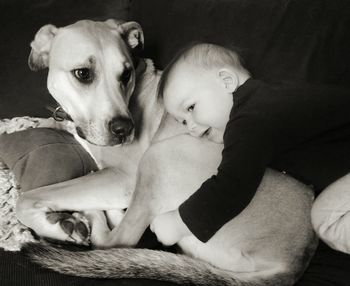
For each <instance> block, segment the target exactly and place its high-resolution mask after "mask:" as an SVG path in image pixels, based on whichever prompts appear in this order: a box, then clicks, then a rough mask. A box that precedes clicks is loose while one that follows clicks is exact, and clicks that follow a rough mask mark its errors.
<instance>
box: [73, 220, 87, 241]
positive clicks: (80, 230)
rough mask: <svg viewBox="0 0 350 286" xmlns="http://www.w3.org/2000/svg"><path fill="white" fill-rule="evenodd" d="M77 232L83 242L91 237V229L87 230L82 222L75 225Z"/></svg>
mask: <svg viewBox="0 0 350 286" xmlns="http://www.w3.org/2000/svg"><path fill="white" fill-rule="evenodd" d="M75 231H76V232H77V233H78V235H79V237H80V238H81V239H82V240H86V239H87V238H88V236H89V229H88V228H87V226H86V225H85V223H83V222H81V221H80V222H78V223H77V224H76V225H75Z"/></svg>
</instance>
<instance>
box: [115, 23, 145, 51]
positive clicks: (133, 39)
mask: <svg viewBox="0 0 350 286" xmlns="http://www.w3.org/2000/svg"><path fill="white" fill-rule="evenodd" d="M119 30H120V33H121V34H122V35H123V36H124V39H125V41H126V43H127V44H128V45H129V47H130V48H132V49H135V48H138V49H143V44H144V37H143V31H142V28H141V25H140V24H139V23H137V22H126V23H123V24H121V25H119Z"/></svg>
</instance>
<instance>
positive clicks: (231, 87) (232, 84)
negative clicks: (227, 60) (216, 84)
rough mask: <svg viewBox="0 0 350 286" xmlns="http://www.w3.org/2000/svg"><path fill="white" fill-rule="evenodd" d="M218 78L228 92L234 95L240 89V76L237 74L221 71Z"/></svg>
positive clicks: (225, 70)
mask: <svg viewBox="0 0 350 286" xmlns="http://www.w3.org/2000/svg"><path fill="white" fill-rule="evenodd" d="M218 77H219V80H220V82H221V84H222V86H223V88H225V89H226V90H227V92H230V93H232V92H234V91H235V90H236V89H237V88H238V83H239V82H238V75H237V74H236V73H235V72H232V71H229V70H227V69H221V70H219V72H218Z"/></svg>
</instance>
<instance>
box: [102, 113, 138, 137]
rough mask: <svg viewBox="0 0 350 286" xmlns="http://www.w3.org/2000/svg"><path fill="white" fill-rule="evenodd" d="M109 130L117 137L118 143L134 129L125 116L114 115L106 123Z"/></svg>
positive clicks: (130, 121)
mask: <svg viewBox="0 0 350 286" xmlns="http://www.w3.org/2000/svg"><path fill="white" fill-rule="evenodd" d="M108 127H109V130H110V131H111V133H112V134H114V135H115V137H116V138H117V139H118V143H124V142H125V141H126V138H127V137H128V136H129V135H130V134H131V132H132V130H133V129H134V123H133V122H132V120H131V119H130V118H127V117H114V118H113V119H112V120H111V121H110V122H109V124H108Z"/></svg>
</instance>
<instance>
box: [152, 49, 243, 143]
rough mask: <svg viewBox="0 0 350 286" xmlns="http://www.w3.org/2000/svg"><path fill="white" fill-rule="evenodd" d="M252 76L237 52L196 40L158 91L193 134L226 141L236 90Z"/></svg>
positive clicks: (165, 75) (170, 67) (173, 63)
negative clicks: (233, 94)
mask: <svg viewBox="0 0 350 286" xmlns="http://www.w3.org/2000/svg"><path fill="white" fill-rule="evenodd" d="M249 77H250V74H249V72H248V71H247V70H246V69H245V68H244V67H243V66H242V64H241V61H240V58H239V56H238V55H237V53H235V52H234V51H232V50H229V49H226V48H224V47H221V46H218V45H213V44H206V43H203V44H196V45H193V46H191V47H189V48H187V49H185V50H183V51H182V52H181V53H179V54H178V55H177V56H176V57H175V58H174V59H173V60H172V61H171V62H170V64H169V65H168V66H167V67H166V68H165V70H164V71H163V74H162V77H161V79H160V82H159V88H158V95H159V96H160V97H161V98H163V101H164V106H165V109H166V110H167V111H168V112H169V113H170V114H171V115H172V116H174V117H175V118H176V120H177V121H179V122H182V123H183V124H185V125H186V126H187V128H188V129H189V132H190V134H191V135H193V136H196V137H203V138H207V139H209V140H211V141H214V142H218V143H222V142H223V134H224V131H225V128H226V124H227V122H228V120H229V115H230V112H231V109H232V106H233V97H232V93H233V92H234V91H235V90H236V89H237V88H238V87H239V86H240V85H242V84H243V83H244V82H245V81H246V80H247V79H248V78H249Z"/></svg>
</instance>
